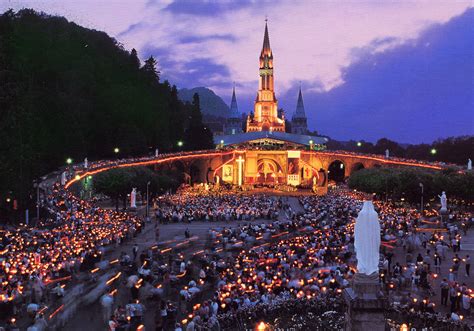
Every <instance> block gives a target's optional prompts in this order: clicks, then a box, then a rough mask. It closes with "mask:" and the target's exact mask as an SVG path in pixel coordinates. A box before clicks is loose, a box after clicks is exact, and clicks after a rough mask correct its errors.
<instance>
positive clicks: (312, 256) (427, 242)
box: [0, 156, 474, 331]
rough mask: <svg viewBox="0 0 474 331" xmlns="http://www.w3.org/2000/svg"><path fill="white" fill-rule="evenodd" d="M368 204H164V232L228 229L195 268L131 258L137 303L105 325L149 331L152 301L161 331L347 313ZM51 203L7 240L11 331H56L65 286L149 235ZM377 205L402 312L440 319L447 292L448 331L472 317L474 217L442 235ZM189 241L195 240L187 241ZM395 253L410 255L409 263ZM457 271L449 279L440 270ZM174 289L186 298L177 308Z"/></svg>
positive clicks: (253, 200)
mask: <svg viewBox="0 0 474 331" xmlns="http://www.w3.org/2000/svg"><path fill="white" fill-rule="evenodd" d="M163 157H164V156H163ZM146 160H148V158H146V159H139V160H136V161H137V162H138V161H146ZM106 166H108V163H101V164H99V165H91V166H90V168H98V167H106ZM365 198H367V197H366V196H365V195H364V194H362V193H359V192H353V191H349V190H347V189H340V188H336V189H334V190H332V191H331V192H330V193H329V194H328V195H326V196H322V197H319V196H314V195H302V196H301V197H300V198H299V203H300V204H301V208H302V211H301V212H296V211H294V210H292V208H291V206H290V205H289V204H288V203H287V202H286V200H285V198H281V197H280V198H276V197H273V196H268V195H264V194H259V195H255V194H254V195H251V194H246V193H242V192H236V191H233V190H230V191H225V190H218V191H214V190H199V191H194V190H192V189H185V190H181V191H179V192H177V193H176V194H167V195H163V196H161V197H159V198H158V199H157V201H156V210H155V216H156V222H157V227H158V228H159V227H160V226H161V225H159V224H160V223H161V224H166V223H171V222H182V223H187V222H193V221H208V222H217V221H224V222H229V226H228V227H224V228H220V229H212V225H211V226H210V227H211V229H210V231H209V243H210V244H209V247H208V249H209V250H206V251H200V252H199V253H198V252H196V254H192V255H191V257H188V258H185V256H184V255H183V254H180V253H173V254H168V255H164V254H162V253H163V252H166V251H168V248H166V247H165V248H164V249H163V250H157V249H156V245H155V246H154V248H153V247H150V248H149V249H147V250H144V251H141V252H139V251H138V248H135V247H134V249H133V250H132V252H131V253H128V252H123V254H121V256H120V259H119V260H120V265H121V266H120V267H121V272H120V273H118V274H117V279H122V278H123V277H126V278H125V279H126V283H127V285H126V286H127V288H128V291H129V299H130V300H129V302H128V303H127V304H126V305H114V293H113V292H114V291H113V290H112V291H110V292H108V290H109V289H107V291H106V292H105V293H104V295H103V296H102V298H101V303H102V305H103V307H104V316H103V318H104V322H106V323H107V324H108V325H109V329H111V330H120V329H122V330H127V329H130V330H135V329H139V327H140V325H142V323H143V317H144V315H145V314H146V313H147V310H146V308H145V305H144V304H143V302H145V301H146V300H147V299H149V298H155V299H156V298H159V299H158V302H159V305H158V306H157V307H156V312H155V319H156V326H157V329H158V330H161V329H169V328H175V329H176V330H180V329H183V328H185V329H186V330H191V331H192V330H201V329H203V330H204V329H210V330H220V329H222V328H224V329H225V328H226V326H228V325H230V324H229V323H235V322H238V321H237V320H236V318H237V317H239V318H244V316H255V314H257V313H256V312H258V311H262V310H263V311H264V310H272V311H276V310H278V309H282V307H284V306H285V305H286V307H287V308H288V307H290V306H292V305H298V304H299V303H300V302H304V301H305V300H307V302H311V303H313V304H314V307H316V306H317V307H318V308H317V311H318V312H320V313H321V314H324V313H326V311H324V309H323V308H322V306H321V305H320V304H318V303H321V302H328V300H329V301H331V300H332V302H339V304H338V307H342V303H341V293H342V292H343V290H344V288H346V287H347V286H349V284H350V281H351V279H352V276H353V275H354V273H355V265H356V259H355V252H354V244H353V243H354V238H353V226H354V221H355V218H356V217H357V213H358V211H359V209H360V206H361V201H362V199H365ZM42 203H43V207H44V209H45V210H46V211H47V213H48V215H49V217H48V218H47V219H44V220H43V221H41V222H39V223H38V224H36V226H34V227H31V226H25V225H22V226H19V227H18V228H16V229H4V230H1V231H2V232H1V237H0V283H1V287H0V305H1V306H0V319H1V320H6V321H7V323H8V324H9V325H10V329H12V330H13V329H14V328H13V325H14V324H15V316H17V315H18V314H19V313H21V312H26V313H27V314H29V315H31V323H35V324H44V323H46V322H45V319H44V316H43V312H44V311H43V308H42V307H44V306H45V305H46V304H48V305H51V303H54V300H55V299H57V298H60V297H62V296H64V284H65V282H66V281H71V280H74V279H75V278H76V277H77V275H78V274H79V273H81V272H82V271H88V272H90V270H92V269H93V270H96V269H94V268H96V266H97V263H98V262H100V260H101V259H102V256H103V255H104V252H105V250H106V247H107V246H110V245H112V246H113V245H115V246H116V247H118V246H119V245H120V244H121V243H122V242H123V241H124V240H126V239H127V238H132V237H134V236H135V235H136V234H137V233H139V232H140V231H141V230H142V228H143V227H144V223H143V220H141V219H140V218H139V217H136V216H133V215H130V214H127V213H121V212H115V211H113V210H109V209H103V208H99V207H96V206H95V205H94V203H93V201H86V200H81V199H79V198H77V197H76V196H75V195H74V194H72V193H71V192H70V191H68V190H65V189H64V187H62V186H61V185H59V184H54V185H53V186H52V187H51V188H48V189H47V194H46V196H45V199H44V201H43V202H42ZM375 206H376V209H377V212H378V214H379V218H380V221H381V222H380V224H381V236H382V249H381V255H380V279H381V284H382V285H383V287H384V290H385V291H387V295H388V296H389V297H390V298H391V302H392V303H393V308H394V309H399V308H400V309H406V310H407V311H408V312H410V313H418V314H434V315H436V314H437V311H439V307H436V305H435V304H434V300H433V295H434V294H435V293H436V292H437V290H438V289H439V292H440V293H441V305H446V306H448V305H449V315H448V316H441V315H440V314H437V315H436V316H437V317H438V318H440V319H442V322H443V323H445V322H446V323H448V322H449V323H457V322H459V321H461V320H462V319H464V318H466V317H468V316H469V315H470V313H471V302H472V298H473V297H474V292H473V291H472V289H470V288H469V287H468V286H467V283H466V280H468V279H469V276H470V257H469V255H466V254H464V255H461V254H460V252H459V251H460V248H461V246H462V235H463V234H466V233H467V231H468V230H469V228H470V226H471V222H472V215H471V214H469V213H468V212H457V211H452V212H451V213H450V216H449V218H448V219H447V220H446V221H447V223H446V224H440V223H438V221H437V218H436V211H429V212H428V213H427V214H426V215H425V216H428V217H422V215H421V214H420V213H419V211H418V210H416V209H414V208H411V207H409V206H407V205H405V206H404V205H396V204H394V203H391V202H383V201H375ZM233 220H240V221H243V222H231V221H233ZM262 220H265V222H262ZM158 237H159V236H158ZM158 237H157V240H158ZM185 237H186V238H187V239H188V238H190V237H191V236H190V234H189V232H187V233H186V234H185ZM397 249H398V250H400V249H402V250H403V258H401V257H400V254H396V252H397ZM449 250H451V251H452V254H448V252H449ZM448 255H453V258H452V259H451V258H448ZM165 256H166V257H165ZM448 263H449V265H450V268H449V271H448V272H447V273H446V274H443V272H442V268H441V266H442V265H443V266H444V265H446V264H448ZM443 270H444V269H443ZM122 272H123V275H122V274H121V273H122ZM460 273H461V274H460ZM114 277H115V276H114ZM120 277H122V278H120ZM176 288H177V289H179V291H178V296H177V297H175V298H174V299H173V300H169V298H172V297H173V295H172V293H173V290H174V289H176ZM51 306H54V304H53V305H51ZM114 306H115V307H114ZM262 307H263V308H262ZM114 308H115V309H114ZM330 308H331V307H328V310H327V312H328V313H329V311H330ZM337 313H338V314H339V313H341V311H338V312H337ZM53 315H54V314H53ZM335 319H337V318H336V317H335ZM43 322H44V323H43Z"/></svg>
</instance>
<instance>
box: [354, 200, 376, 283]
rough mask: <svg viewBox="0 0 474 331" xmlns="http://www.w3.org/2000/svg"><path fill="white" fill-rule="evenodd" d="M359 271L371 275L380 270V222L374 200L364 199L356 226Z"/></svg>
mask: <svg viewBox="0 0 474 331" xmlns="http://www.w3.org/2000/svg"><path fill="white" fill-rule="evenodd" d="M354 236H355V238H354V246H355V251H356V256H357V271H358V272H359V273H361V274H366V275H371V274H373V273H374V272H376V273H378V272H379V256H380V253H379V251H380V223H379V216H378V214H377V212H376V211H375V209H374V204H373V203H372V201H364V205H363V206H362V210H361V211H360V212H359V215H358V216H357V220H356V223H355V227H354Z"/></svg>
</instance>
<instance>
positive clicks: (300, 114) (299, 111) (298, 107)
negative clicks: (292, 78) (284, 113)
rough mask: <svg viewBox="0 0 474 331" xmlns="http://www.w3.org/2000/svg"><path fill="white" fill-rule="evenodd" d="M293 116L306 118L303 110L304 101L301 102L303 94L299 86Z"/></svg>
mask: <svg viewBox="0 0 474 331" xmlns="http://www.w3.org/2000/svg"><path fill="white" fill-rule="evenodd" d="M293 117H294V118H306V113H305V111H304V103H303V94H302V93H301V86H300V91H299V93H298V102H297V103H296V111H295V115H294V116H293Z"/></svg>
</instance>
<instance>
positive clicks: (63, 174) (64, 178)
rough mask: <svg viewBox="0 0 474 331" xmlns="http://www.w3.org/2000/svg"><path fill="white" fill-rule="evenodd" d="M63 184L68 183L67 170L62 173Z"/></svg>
mask: <svg viewBox="0 0 474 331" xmlns="http://www.w3.org/2000/svg"><path fill="white" fill-rule="evenodd" d="M61 185H62V186H64V185H66V171H63V173H62V174H61Z"/></svg>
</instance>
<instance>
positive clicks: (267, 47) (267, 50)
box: [260, 19, 273, 58]
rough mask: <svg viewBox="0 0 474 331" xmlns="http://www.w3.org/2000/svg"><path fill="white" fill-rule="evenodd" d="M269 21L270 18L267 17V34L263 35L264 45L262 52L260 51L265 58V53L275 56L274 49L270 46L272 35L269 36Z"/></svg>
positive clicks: (261, 56)
mask: <svg viewBox="0 0 474 331" xmlns="http://www.w3.org/2000/svg"><path fill="white" fill-rule="evenodd" d="M267 21H268V19H265V34H264V36H263V47H262V53H260V58H263V57H264V56H265V55H267V56H269V57H273V56H272V49H271V48H270V37H268V25H267Z"/></svg>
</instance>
